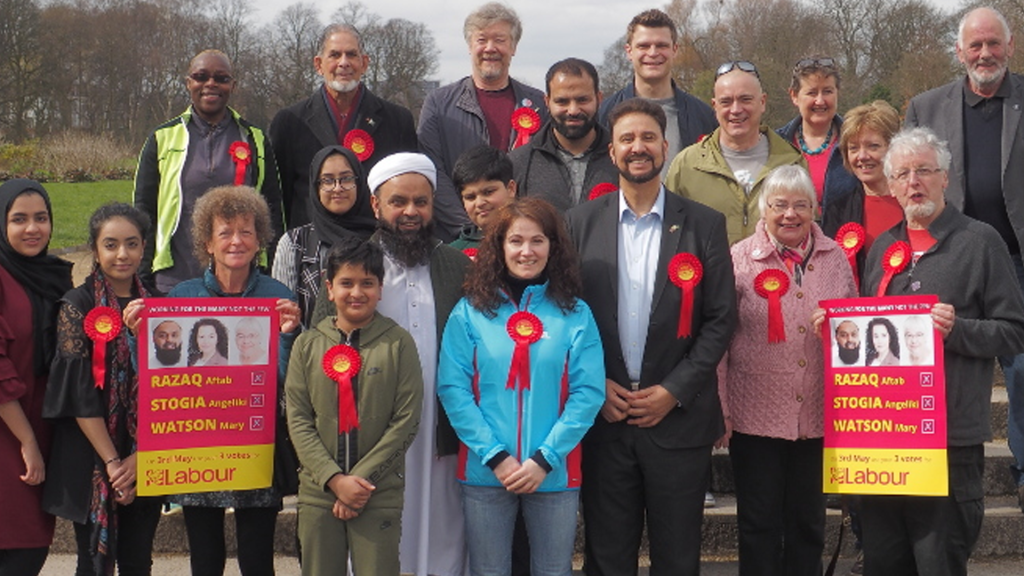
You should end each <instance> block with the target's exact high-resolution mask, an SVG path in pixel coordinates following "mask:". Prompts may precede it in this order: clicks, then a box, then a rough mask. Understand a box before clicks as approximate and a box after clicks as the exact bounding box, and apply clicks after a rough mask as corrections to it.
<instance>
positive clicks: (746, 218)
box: [743, 204, 750, 228]
mask: <svg viewBox="0 0 1024 576" xmlns="http://www.w3.org/2000/svg"><path fill="white" fill-rule="evenodd" d="M748 224H750V213H749V209H748V208H747V205H746V204H744V205H743V227H744V228H746V227H747V225H748Z"/></svg>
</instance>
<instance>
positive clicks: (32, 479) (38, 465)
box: [19, 442, 46, 486]
mask: <svg viewBox="0 0 1024 576" xmlns="http://www.w3.org/2000/svg"><path fill="white" fill-rule="evenodd" d="M21 459H22V460H24V461H25V473H24V474H22V475H21V476H19V478H21V481H22V482H24V483H25V484H28V485H29V486H38V485H40V484H42V483H43V480H46V462H45V461H44V460H43V453H42V452H40V451H39V445H38V444H36V443H35V442H31V443H28V444H22V445H21Z"/></svg>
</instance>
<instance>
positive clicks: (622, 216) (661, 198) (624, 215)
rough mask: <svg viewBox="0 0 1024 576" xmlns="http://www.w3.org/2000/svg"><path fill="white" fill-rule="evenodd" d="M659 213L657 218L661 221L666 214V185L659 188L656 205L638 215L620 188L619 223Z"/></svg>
mask: <svg viewBox="0 0 1024 576" xmlns="http://www.w3.org/2000/svg"><path fill="white" fill-rule="evenodd" d="M652 214H657V220H658V221H659V222H660V221H661V219H662V218H663V217H664V214H665V185H664V184H662V186H661V188H659V189H658V197H657V198H655V199H654V205H653V206H651V211H650V212H648V213H647V214H644V215H643V216H637V215H636V212H633V209H632V208H630V207H629V204H628V203H627V202H626V196H625V194H623V193H622V190H621V189H620V190H619V224H627V223H630V222H637V221H640V220H643V219H644V218H646V217H648V216H650V215H652Z"/></svg>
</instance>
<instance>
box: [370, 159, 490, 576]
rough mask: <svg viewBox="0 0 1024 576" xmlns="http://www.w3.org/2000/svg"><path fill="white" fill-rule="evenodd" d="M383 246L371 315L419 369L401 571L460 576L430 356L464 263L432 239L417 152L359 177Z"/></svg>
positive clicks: (431, 183)
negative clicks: (394, 326) (390, 325)
mask: <svg viewBox="0 0 1024 576" xmlns="http://www.w3.org/2000/svg"><path fill="white" fill-rule="evenodd" d="M367 181H368V182H369V184H370V190H372V191H373V196H372V197H371V199H370V201H371V204H372V206H373V211H374V214H376V216H377V221H378V226H379V229H378V230H377V232H376V233H375V234H374V235H373V236H372V237H371V238H370V241H371V242H377V243H379V244H380V245H381V247H382V248H384V270H385V272H384V293H383V295H382V298H381V302H380V305H379V306H378V307H377V310H378V311H380V313H381V314H384V315H385V316H388V317H390V318H391V319H393V320H394V321H395V322H398V324H399V325H400V326H402V327H403V328H405V329H406V330H408V331H409V333H410V334H412V337H413V339H414V340H415V341H416V348H417V350H418V351H419V355H420V364H421V365H422V367H423V386H424V390H423V412H422V416H421V419H420V428H419V434H418V435H417V436H416V440H415V441H414V442H413V444H412V446H411V447H410V448H409V450H408V452H407V453H406V458H405V473H406V476H405V508H404V510H403V512H402V541H401V546H400V560H401V565H402V573H403V574H416V575H417V576H427V575H435V576H461V575H462V574H463V573H464V572H465V566H466V539H465V533H464V530H463V519H462V501H461V499H460V497H459V485H458V483H457V482H456V481H455V469H456V463H457V462H456V461H457V453H458V448H459V443H458V438H457V437H456V436H455V431H454V430H453V429H452V427H451V424H449V423H448V416H447V415H445V413H444V409H443V408H442V407H441V403H440V402H439V401H438V399H437V394H436V382H435V377H436V374H437V355H438V350H439V344H440V342H441V331H442V330H444V325H445V322H447V320H448V314H449V313H450V312H451V310H452V308H453V307H454V306H455V304H456V303H457V302H458V301H459V299H460V298H462V281H463V279H464V278H465V276H466V269H467V268H468V267H469V263H470V260H469V258H467V257H466V256H465V255H464V254H463V253H462V252H460V251H459V250H456V249H454V248H451V247H449V246H446V245H445V244H443V243H442V242H441V241H440V240H437V239H436V238H434V236H433V230H434V191H435V189H436V187H437V171H436V169H435V168H434V163H433V162H431V161H430V158H428V157H426V156H424V155H423V154H414V153H410V152H401V153H398V154H392V155H390V156H387V157H385V158H384V159H382V160H381V161H380V162H378V163H377V164H376V165H375V166H374V167H373V169H371V170H370V174H369V176H368V177H367Z"/></svg>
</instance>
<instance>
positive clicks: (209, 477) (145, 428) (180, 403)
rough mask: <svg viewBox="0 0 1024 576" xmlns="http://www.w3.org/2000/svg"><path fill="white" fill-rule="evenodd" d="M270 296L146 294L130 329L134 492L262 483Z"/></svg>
mask: <svg viewBox="0 0 1024 576" xmlns="http://www.w3.org/2000/svg"><path fill="white" fill-rule="evenodd" d="M274 305H275V302H274V300H273V299H272V298H148V299H146V308H145V312H144V313H143V320H142V323H141V324H140V325H139V326H140V328H139V331H138V335H137V337H138V359H139V432H138V439H139V450H138V466H139V470H138V482H139V489H138V490H139V495H140V496H156V495H161V494H181V493H186V492H210V491H214V490H247V489H252V488H266V487H268V486H270V483H271V479H272V477H273V471H274V424H275V420H276V419H275V407H276V406H277V386H276V384H277V340H278V326H279V324H278V320H277V312H276V310H275V308H274Z"/></svg>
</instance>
